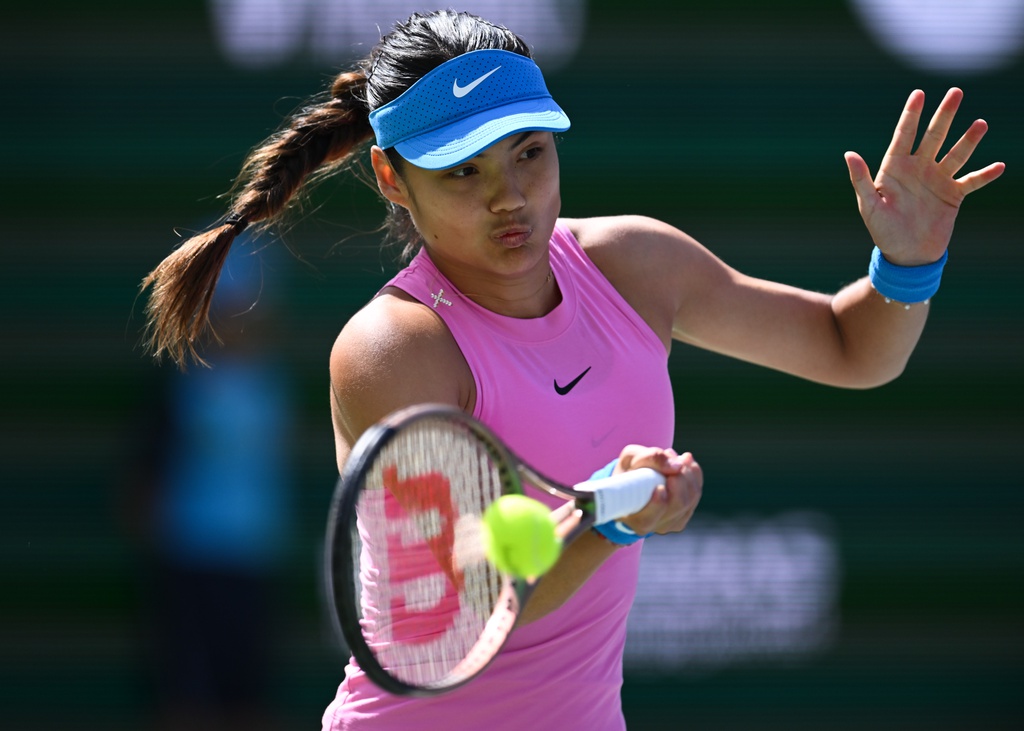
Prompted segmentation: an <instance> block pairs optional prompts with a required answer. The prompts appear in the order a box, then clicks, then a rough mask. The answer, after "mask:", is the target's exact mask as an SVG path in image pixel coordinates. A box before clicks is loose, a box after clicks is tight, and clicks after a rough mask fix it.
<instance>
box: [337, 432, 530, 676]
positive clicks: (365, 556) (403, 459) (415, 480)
mask: <svg viewBox="0 0 1024 731" xmlns="http://www.w3.org/2000/svg"><path fill="white" fill-rule="evenodd" d="M502 484H503V482H502V474H501V470H500V468H499V465H498V464H497V463H496V460H495V458H494V457H493V456H492V454H491V451H490V449H489V448H488V447H487V445H486V444H485V443H484V442H482V441H481V440H480V439H479V438H478V437H477V436H476V435H475V434H474V433H473V432H471V431H470V430H469V429H468V428H466V427H465V426H464V425H462V424H460V423H455V422H450V421H447V420H443V419H425V420H422V421H419V422H416V423H414V424H412V425H410V426H409V427H407V428H405V429H403V430H402V431H400V432H399V433H398V434H396V435H395V437H394V438H393V439H392V440H391V442H389V443H388V444H387V445H386V446H385V447H384V449H382V450H381V452H380V454H379V455H378V456H377V458H376V460H375V463H374V465H373V466H372V468H371V469H370V470H369V471H368V473H367V477H366V481H365V484H364V486H363V490H362V492H361V493H360V497H359V500H358V504H357V506H356V513H357V516H358V520H357V522H356V525H355V526H354V531H355V532H354V534H353V544H352V545H353V546H359V547H360V548H359V551H358V553H357V554H356V555H358V556H359V560H358V562H357V563H356V564H355V565H354V567H353V568H354V571H355V572H356V586H357V587H360V594H361V598H360V605H361V614H362V618H361V622H360V623H361V626H362V632H363V636H364V639H365V640H366V644H367V645H368V646H369V648H370V650H371V652H373V653H374V655H375V657H376V659H377V660H378V662H379V664H380V665H381V666H382V667H383V668H384V669H385V670H386V671H387V672H388V673H389V674H391V675H392V676H393V677H395V678H398V679H399V680H401V681H402V682H404V683H407V684H409V685H414V686H418V687H431V686H438V685H448V684H451V683H453V682H456V681H457V680H458V677H459V676H461V675H463V674H468V673H470V672H472V671H475V670H474V669H475V668H476V667H478V666H479V665H483V664H486V662H488V661H489V660H490V658H491V656H492V654H493V652H494V651H496V649H497V647H500V644H501V642H500V641H498V642H497V647H494V649H493V650H492V649H491V646H492V645H493V644H494V638H493V637H490V635H494V634H496V633H498V632H502V633H505V634H507V631H508V629H510V627H509V628H505V627H504V625H503V624H502V623H500V622H490V624H489V620H491V617H492V614H493V613H494V610H495V607H496V606H498V605H499V603H500V600H501V598H502V592H503V590H504V588H505V580H504V578H503V577H502V575H501V574H500V572H498V571H497V570H496V569H494V568H493V567H492V566H491V565H490V564H489V563H488V562H487V561H486V560H485V558H484V553H483V547H482V534H481V530H482V524H481V518H482V515H483V512H484V510H485V509H486V507H487V506H488V505H489V504H490V503H491V502H492V501H493V500H495V499H497V498H498V497H499V496H500V495H501V494H502ZM500 639H501V640H503V639H504V634H502V635H501V638H500Z"/></svg>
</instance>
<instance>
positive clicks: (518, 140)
mask: <svg viewBox="0 0 1024 731" xmlns="http://www.w3.org/2000/svg"><path fill="white" fill-rule="evenodd" d="M536 131H537V130H535V129H528V130H526V131H525V132H523V133H522V134H521V135H519V136H518V137H516V139H515V140H514V141H513V142H512V144H511V145H509V146H508V149H510V150H512V149H515V148H516V147H519V145H521V144H522V143H523V141H524V140H526V138H527V137H529V136H530V135H532V134H533V133H534V132H536Z"/></svg>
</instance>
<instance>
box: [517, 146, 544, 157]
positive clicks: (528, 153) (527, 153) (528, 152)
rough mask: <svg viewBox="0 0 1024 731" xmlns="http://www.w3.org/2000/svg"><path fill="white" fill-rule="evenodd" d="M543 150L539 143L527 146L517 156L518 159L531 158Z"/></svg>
mask: <svg viewBox="0 0 1024 731" xmlns="http://www.w3.org/2000/svg"><path fill="white" fill-rule="evenodd" d="M543 151H544V148H543V147H542V146H541V145H534V146H533V147H527V148H526V149H525V150H523V153H522V154H521V155H520V156H519V159H520V160H532V159H534V158H535V157H537V156H539V155H540V154H541V153H542V152H543Z"/></svg>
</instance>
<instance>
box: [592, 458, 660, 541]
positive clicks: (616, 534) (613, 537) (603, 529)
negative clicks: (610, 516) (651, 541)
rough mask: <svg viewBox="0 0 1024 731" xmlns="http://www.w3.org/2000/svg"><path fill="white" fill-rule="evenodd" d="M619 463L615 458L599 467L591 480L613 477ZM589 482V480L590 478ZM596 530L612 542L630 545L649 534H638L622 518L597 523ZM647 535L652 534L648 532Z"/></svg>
mask: <svg viewBox="0 0 1024 731" xmlns="http://www.w3.org/2000/svg"><path fill="white" fill-rule="evenodd" d="M618 463H619V460H617V459H614V460H612V461H611V462H609V463H608V464H607V465H605V466H604V467H602V468H601V469H599V470H598V471H597V472H595V473H594V474H592V475H591V476H590V479H591V480H603V479H604V478H606V477H611V476H612V472H614V471H615V465H617V464H618ZM588 482H589V480H588ZM593 530H594V531H596V532H597V533H599V534H600V535H602V536H604V537H605V538H607V539H608V540H609V541H611V542H612V543H616V544H618V545H620V546H629V545H632V544H634V543H636V542H637V541H642V540H643V539H644V538H646V537H647V536H641V535H638V534H637V533H636V532H635V531H634V530H632V529H631V528H630V527H629V526H628V525H626V524H625V523H623V522H622V521H621V520H612V521H609V522H607V523H602V524H601V525H595V526H594V528H593ZM647 535H650V533H648V534H647Z"/></svg>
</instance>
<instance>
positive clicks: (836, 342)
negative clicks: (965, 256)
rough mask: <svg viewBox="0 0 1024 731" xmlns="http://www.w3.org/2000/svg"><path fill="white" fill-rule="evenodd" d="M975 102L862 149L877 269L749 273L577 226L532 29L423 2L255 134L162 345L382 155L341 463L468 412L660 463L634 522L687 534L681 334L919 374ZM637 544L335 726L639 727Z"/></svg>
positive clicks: (533, 436)
mask: <svg viewBox="0 0 1024 731" xmlns="http://www.w3.org/2000/svg"><path fill="white" fill-rule="evenodd" d="M961 98H962V93H961V92H960V91H959V90H958V89H952V90H950V91H949V93H947V94H946V96H945V98H944V99H943V100H942V101H941V102H940V103H939V105H938V107H937V110H936V111H935V113H934V116H932V118H931V121H930V122H929V123H928V125H927V129H926V131H925V134H924V137H923V139H922V141H921V142H920V144H919V145H918V147H917V149H916V150H915V149H914V139H915V135H916V133H917V130H918V127H919V122H920V118H921V115H922V112H923V110H924V105H925V100H924V95H923V93H921V92H920V91H915V92H913V93H912V94H911V95H910V97H909V99H908V101H907V103H906V106H905V108H904V110H903V113H902V116H901V117H900V119H899V123H898V125H897V127H896V131H895V134H894V136H893V138H892V142H891V144H890V146H889V148H888V151H887V152H886V154H885V157H884V159H883V161H882V163H881V166H880V169H879V170H878V171H877V173H876V175H875V176H874V179H872V176H871V174H870V171H869V168H868V165H867V164H866V163H865V161H864V160H863V158H861V157H860V155H858V154H856V153H853V152H848V153H847V154H846V162H847V165H848V169H849V174H850V179H851V181H852V183H853V187H854V190H855V193H856V196H857V200H858V203H859V207H860V211H861V215H862V217H863V219H864V222H865V224H866V225H867V228H868V231H869V233H870V235H871V238H872V239H873V241H874V243H875V244H876V248H875V250H874V253H873V254H871V252H867V251H866V252H865V268H866V269H868V271H869V275H868V276H865V277H862V278H859V279H857V280H856V281H854V282H853V283H852V284H849V285H848V286H846V287H844V288H843V289H842V290H841V291H839V292H838V293H836V294H833V295H825V294H819V293H815V292H808V291H803V290H800V289H795V288H793V287H790V286H786V285H785V284H778V283H774V282H768V281H763V280H759V279H754V278H751V277H748V276H745V275H743V274H741V273H740V272H738V271H736V270H735V269H733V268H731V267H729V266H728V265H727V264H725V263H724V262H722V261H721V260H720V259H718V258H717V257H715V256H714V255H713V254H712V253H711V252H710V251H709V250H708V249H706V248H705V247H704V246H702V245H701V244H700V243H698V242H697V241H695V240H694V239H693V238H692V237H690V236H688V235H687V234H685V233H683V232H682V231H680V230H678V229H676V228H675V227H673V226H672V225H669V224H667V223H662V222H659V221H655V220H650V219H647V218H641V217H628V216H627V217H610V218H593V219H571V218H562V217H561V215H560V214H561V210H560V208H561V201H560V193H559V167H558V151H557V148H556V144H555V134H556V133H561V132H565V131H566V130H568V128H569V119H568V117H567V115H566V113H565V112H564V111H563V110H562V109H561V108H560V107H559V106H558V105H557V104H556V103H555V101H554V100H553V99H552V97H551V95H550V94H549V93H548V90H547V88H546V86H545V82H544V79H543V77H542V75H541V72H540V70H539V69H538V67H537V66H536V65H535V64H534V62H533V61H532V60H531V58H530V52H529V49H528V48H527V46H526V44H525V43H524V42H523V41H522V40H521V39H520V38H518V37H517V36H516V35H514V34H513V33H512V32H510V31H509V30H507V29H505V28H503V27H499V26H497V25H494V24H491V23H489V22H487V21H485V20H482V19H480V18H477V17H474V16H471V15H467V14H463V13H456V12H454V11H443V12H436V13H431V14H427V15H414V16H413V17H411V18H410V19H408V20H407V21H406V22H403V23H401V24H399V25H397V26H396V27H395V28H394V30H393V31H391V32H390V33H389V34H388V35H386V36H385V37H384V38H383V39H382V40H381V41H380V43H379V44H378V45H377V46H376V47H375V48H374V49H373V51H372V52H371V53H370V55H369V56H368V57H367V58H366V59H365V60H364V61H363V62H362V63H360V64H359V65H358V66H357V67H356V68H355V69H354V70H352V71H348V72H345V73H342V74H340V75H339V76H338V77H337V78H336V79H335V80H334V81H333V84H332V86H331V88H330V92H329V93H328V94H326V95H325V96H324V97H323V98H319V99H316V100H313V101H311V103H310V104H309V105H308V106H307V107H306V108H304V109H303V110H302V111H301V112H299V113H297V114H296V115H295V116H294V117H293V118H292V119H290V120H289V121H288V122H287V123H286V124H285V125H284V126H283V127H282V129H281V130H280V131H279V132H278V133H276V134H275V135H273V136H272V137H271V138H269V139H268V140H267V141H266V142H265V143H263V144H262V145H261V146H259V147H258V148H256V150H255V151H254V152H253V154H252V155H251V156H250V158H249V160H248V161H247V163H246V165H245V166H244V168H243V171H242V174H241V177H240V181H239V187H238V189H237V190H238V192H237V194H236V195H235V196H234V198H233V199H232V202H231V206H230V210H229V211H228V214H227V216H226V218H225V219H224V220H223V221H222V222H221V223H220V224H218V225H216V226H214V227H213V228H211V229H210V230H209V231H207V232H205V233H202V234H199V235H197V236H196V237H194V238H193V239H191V240H189V241H188V242H186V243H185V244H184V245H183V246H182V247H181V248H179V249H178V250H177V251H175V252H174V253H173V254H171V255H170V256H169V257H168V258H167V259H166V260H165V261H164V262H163V263H161V264H160V265H159V266H158V267H157V268H156V269H155V270H154V271H153V272H152V273H151V274H150V275H149V277H147V279H146V280H145V284H146V285H149V286H151V287H152V291H151V298H150V302H149V316H150V322H151V326H152V330H151V332H152V346H153V349H154V351H155V352H156V353H157V354H158V355H159V354H169V355H170V356H171V357H172V358H173V359H175V360H176V361H179V362H184V361H186V360H188V359H189V358H191V357H198V355H197V352H196V347H197V344H198V343H199V342H200V337H201V335H202V333H203V331H204V329H205V327H206V319H207V318H206V311H207V308H208V304H209V298H210V295H211V293H212V291H213V288H214V286H215V284H216V281H217V276H218V273H219V270H220V266H221V263H222V262H223V259H224V257H225V254H226V252H227V251H228V248H229V247H230V245H231V242H232V241H233V240H234V238H235V237H236V236H237V235H238V233H239V232H241V231H242V230H243V229H244V228H246V227H247V226H249V225H256V224H258V225H260V226H266V225H269V224H271V223H273V222H274V221H275V220H277V219H278V217H279V216H280V214H282V213H283V212H284V210H285V208H286V207H287V204H288V202H289V201H291V200H292V199H293V198H294V196H295V194H296V192H297V191H298V190H299V189H300V188H301V186H302V185H303V183H305V182H307V181H310V180H311V179H317V178H320V177H322V176H323V175H325V174H328V173H331V172H334V171H335V170H337V169H339V168H342V167H344V166H345V165H346V164H347V163H349V162H352V161H354V160H357V159H359V157H358V156H360V155H366V154H367V153H366V152H365V150H366V148H367V147H369V152H368V158H369V162H370V164H371V165H372V169H373V172H374V174H375V177H376V184H377V186H378V188H379V190H380V193H381V195H382V197H383V198H384V200H385V202H386V205H387V207H388V210H389V218H388V223H389V226H390V231H391V232H392V233H393V234H394V235H395V236H397V237H398V238H399V239H400V240H401V241H402V242H403V243H404V245H405V249H406V255H407V256H408V257H411V260H410V261H408V264H407V266H406V267H405V268H404V269H402V270H401V272H400V273H399V274H398V275H397V276H396V277H395V278H394V279H392V280H391V281H390V282H389V283H388V284H387V285H386V286H385V287H384V288H383V289H381V290H380V292H379V294H378V295H377V296H376V297H375V298H373V300H372V301H371V302H369V303H368V304H367V305H366V306H365V307H364V308H363V309H362V310H361V311H360V312H358V313H357V314H356V315H355V316H354V317H352V318H351V320H350V321H349V322H348V323H347V324H346V325H345V326H344V328H343V329H342V331H341V333H340V335H339V336H338V338H337V342H336V343H335V345H334V348H333V351H332V353H331V358H330V381H331V406H332V413H333V419H334V430H335V436H336V442H337V455H338V462H339V465H341V463H342V462H343V461H344V460H345V457H346V455H347V454H348V452H349V450H350V448H351V446H352V444H353V443H354V442H355V440H356V439H357V438H358V437H359V435H360V434H361V433H362V432H363V431H364V430H365V429H367V427H369V426H370V425H371V424H373V423H375V422H377V421H378V420H379V419H381V418H382V417H384V416H385V415H387V414H389V413H391V412H393V411H395V410H396V409H398V408H400V407H404V406H408V405H412V404H417V403H423V402H438V403H444V404H450V405H453V406H456V407H458V408H460V409H464V410H465V411H467V412H469V413H471V414H473V415H474V416H476V417H477V418H479V419H480V420H482V421H483V422H484V423H486V424H487V425H488V426H490V427H491V428H492V429H493V430H494V431H495V432H496V433H497V434H498V436H500V437H501V438H502V439H503V440H505V441H506V442H507V443H508V445H509V446H510V447H511V448H512V450H513V451H514V452H515V453H517V454H518V455H519V456H521V457H522V458H523V459H524V460H526V461H528V462H529V463H530V464H532V465H533V466H535V467H536V468H538V469H539V470H540V471H541V472H544V473H547V474H548V475H550V476H551V477H553V478H555V479H556V480H559V481H561V482H564V483H566V484H572V483H573V482H577V481H580V480H583V479H586V478H587V477H588V476H589V475H590V474H591V473H592V472H594V471H595V470H596V469H598V468H600V467H601V466H602V465H605V464H607V463H609V461H610V460H611V461H614V460H615V459H616V458H618V461H617V466H616V469H619V470H622V469H631V468H634V467H638V466H652V467H655V468H656V469H659V470H660V471H662V472H663V473H664V474H665V475H666V476H667V478H666V485H665V486H664V487H663V488H661V489H659V490H658V491H657V493H656V494H655V496H654V498H652V500H651V502H650V503H649V504H648V505H647V507H645V508H644V509H643V510H642V511H641V512H639V513H637V514H636V515H634V516H631V517H630V518H628V519H626V520H625V521H624V522H625V525H626V527H627V528H628V529H631V530H632V532H635V533H636V534H639V535H644V534H649V533H667V532H671V531H678V530H681V529H683V528H684V527H685V525H686V523H687V521H688V520H689V518H690V516H691V515H692V513H693V510H694V508H695V506H696V504H697V501H698V499H699V497H700V493H701V488H702V475H701V471H700V468H699V466H698V465H697V463H696V462H695V461H694V459H693V457H692V456H691V455H689V454H682V455H679V454H676V453H675V452H674V451H672V450H671V449H670V448H669V445H671V444H672V440H673V427H674V421H675V416H674V413H673V406H672V404H673V399H672V390H671V384H670V383H669V379H668V375H667V368H666V363H667V356H668V351H669V348H670V347H671V344H672V342H673V341H674V340H678V341H680V342H683V343H688V344H690V345H695V346H699V347H702V348H707V349H709V350H712V351H715V352H718V353H722V354H726V355H730V356H733V357H736V358H740V359H743V360H745V361H749V362H752V363H756V364H760V365H763V366H766V367H768V368H773V369H776V370H780V371H784V372H787V373H790V374H793V375H795V376H798V377H801V378H806V379H811V380H814V381H818V382H821V383H826V384H832V385H835V386H839V387H846V388H867V387H872V386H876V385H879V384H883V383H886V382H887V381H890V380H891V379H893V378H895V377H896V376H898V375H899V374H900V372H901V371H902V369H903V368H904V365H905V364H906V362H907V359H908V358H909V356H910V355H911V352H912V351H913V349H914V347H915V345H916V343H917V341H918V338H919V336H920V334H921V332H922V329H923V326H924V323H925V319H926V318H927V316H928V301H929V299H930V298H931V297H932V296H933V295H934V294H935V291H936V290H937V288H938V284H939V280H940V277H941V272H942V267H943V265H944V264H945V260H946V249H947V246H948V244H949V241H950V237H951V234H952V230H953V223H954V221H955V219H956V216H957V212H958V210H959V207H960V204H961V203H962V201H963V199H964V197H965V196H966V195H968V194H969V193H972V192H974V191H976V190H978V189H979V188H982V187H983V186H985V185H987V184H988V183H990V182H992V181H993V180H995V179H996V178H997V177H999V175H1000V174H1002V172H1003V168H1004V166H1003V164H1002V163H993V164H991V165H988V166H987V167H984V168H982V169H980V170H978V171H976V172H971V173H969V174H965V175H962V176H960V177H957V176H958V175H959V172H960V170H961V168H963V167H964V165H965V164H966V163H967V161H968V159H969V158H970V156H971V155H972V153H973V152H974V150H975V148H976V146H977V145H978V143H979V141H980V140H981V138H982V137H983V135H984V134H985V131H986V129H987V126H986V124H985V122H984V121H981V120H978V121H975V122H973V123H972V124H970V125H969V126H968V128H967V131H966V132H965V133H964V134H963V136H962V137H961V138H959V140H958V141H956V142H955V143H954V144H953V145H952V146H951V147H950V149H949V150H948V152H946V153H945V154H944V155H943V156H942V157H939V153H940V148H942V147H943V145H944V142H945V140H946V136H947V134H948V133H949V131H950V127H951V124H952V122H953V118H954V115H955V113H956V111H957V108H958V106H959V104H960V101H961ZM362 159H364V160H365V159H366V158H362ZM623 445H655V446H654V447H644V448H642V447H637V446H631V447H628V448H627V449H625V450H624V451H623V450H622V447H623ZM636 539H637V536H630V535H629V533H628V532H626V531H618V530H610V531H606V532H605V533H603V534H599V533H597V532H596V531H595V532H594V533H593V534H591V535H588V536H586V537H585V538H583V539H580V540H578V541H577V542H576V543H575V544H573V545H572V546H571V547H570V548H569V549H568V550H567V551H566V552H565V554H564V555H563V556H562V558H561V559H560V561H559V563H558V564H557V565H556V566H555V568H554V569H553V570H552V572H551V573H550V574H549V575H548V576H546V577H545V578H544V580H543V581H542V582H541V585H540V588H539V589H538V591H537V593H536V594H535V595H534V598H533V599H531V601H530V603H529V605H528V606H527V613H526V615H525V616H524V617H523V618H522V625H521V626H520V627H518V629H517V630H516V631H515V632H514V633H513V634H512V637H511V638H510V640H509V642H508V644H507V645H506V647H505V649H504V650H503V651H502V653H501V654H500V655H499V657H498V658H497V659H496V660H495V662H494V663H493V664H492V665H491V666H490V667H489V668H488V669H487V670H486V671H484V673H483V674H482V675H481V676H480V677H479V678H477V679H476V680H474V681H473V682H471V683H469V684H467V685H466V686H464V687H462V688H459V689H457V690H455V691H453V692H451V693H449V694H446V695H442V696H436V697H431V698H409V697H404V696H402V697H399V696H391V695H388V694H387V693H385V692H383V691H381V690H379V689H378V688H376V687H375V686H374V685H373V684H372V683H370V682H369V681H368V680H367V678H366V677H365V676H364V675H363V673H362V672H361V670H360V668H359V667H358V666H357V664H356V663H354V662H352V663H350V664H349V666H348V668H347V669H346V672H345V678H344V681H343V682H342V683H341V686H340V688H339V690H338V694H337V697H336V698H335V700H334V701H333V703H331V704H330V706H329V707H328V708H327V711H326V713H325V714H324V719H323V726H324V728H325V729H361V728H372V729H408V728H444V727H451V726H453V725H454V726H458V727H460V728H474V729H476V728H481V729H482V728H507V727H510V726H511V725H514V726H515V727H520V726H526V725H532V726H533V727H536V728H586V729H600V730H605V729H607V730H612V729H622V728H624V726H625V722H624V719H623V716H622V711H621V704H620V685H621V682H622V649H623V643H624V638H625V627H626V615H627V612H628V611H629V607H630V604H631V602H632V599H633V595H634V590H635V585H636V579H637V570H638V562H639V557H640V545H642V541H640V540H636ZM648 540H657V538H656V537H654V538H648Z"/></svg>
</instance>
